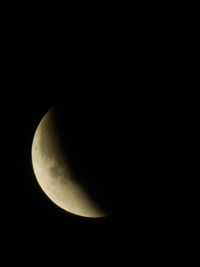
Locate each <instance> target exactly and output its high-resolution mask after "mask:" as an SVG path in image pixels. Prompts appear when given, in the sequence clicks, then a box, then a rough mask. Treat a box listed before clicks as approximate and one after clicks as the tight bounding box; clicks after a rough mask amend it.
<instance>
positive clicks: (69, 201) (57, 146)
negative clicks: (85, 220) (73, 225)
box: [31, 109, 108, 218]
mask: <svg viewBox="0 0 200 267" xmlns="http://www.w3.org/2000/svg"><path fill="white" fill-rule="evenodd" d="M31 154H32V165H33V170H34V174H35V177H36V179H37V182H38V183H39V185H40V187H41V189H42V190H43V192H44V193H45V194H46V195H47V197H48V198H49V199H50V200H51V201H53V202H54V203H55V204H56V205H57V206H59V207H60V208H62V209H64V210H65V211H67V212H70V213H72V214H75V215H79V216H83V217H91V218H98V217H105V216H107V215H108V214H107V213H106V212H105V211H104V210H103V209H102V208H101V207H99V205H98V204H97V203H96V202H95V201H94V200H93V198H92V197H91V196H90V194H89V193H88V192H87V191H86V190H85V188H84V187H83V185H82V184H81V183H80V182H79V181H78V180H77V179H76V177H75V174H74V173H73V169H72V168H71V166H70V164H69V162H67V160H66V157H65V155H64V152H63V149H62V143H61V140H60V138H59V134H58V131H57V128H56V119H55V114H54V109H51V110H49V111H48V112H47V113H46V115H45V116H44V117H43V118H42V120H41V121H40V123H39V125H38V127H37V129H36V132H35V134H34V138H33V142H32V151H31Z"/></svg>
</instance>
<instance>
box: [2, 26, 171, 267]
mask: <svg viewBox="0 0 200 267" xmlns="http://www.w3.org/2000/svg"><path fill="white" fill-rule="evenodd" d="M139 25H140V23H139ZM32 28H33V26H30V25H29V27H27V28H26V30H25V31H22V32H21V31H20V29H21V28H20V27H19V30H18V28H17V29H16V28H15V25H14V24H13V26H12V30H13V31H11V32H7V34H8V35H9V39H5V47H6V48H5V50H4V51H3V54H4V57H5V61H4V63H3V70H2V88H3V90H2V93H1V109H2V111H1V120H2V123H1V125H2V129H1V134H2V135H3V136H2V138H1V146H2V155H3V160H2V177H1V181H2V187H1V195H2V196H3V201H2V216H1V221H2V227H1V232H2V244H3V251H2V254H4V251H5V252H6V253H5V254H6V255H9V256H6V259H7V260H9V259H11V260H12V259H13V258H14V260H15V259H18V258H19V259H23V260H24V261H26V258H28V263H30V262H32V261H36V262H38V260H39V258H40V257H42V258H43V259H44V262H46V261H47V262H51V261H53V260H54V261H55V263H56V264H58V261H59V260H60V259H62V260H63V262H64V263H66V264H67V263H68V262H69V260H72V263H76V261H81V262H86V263H87V262H88V263H89V262H91V263H94V264H93V265H95V262H94V261H93V258H94V259H95V261H97V262H102V263H103V264H105V263H106V262H108V260H109V261H110V263H113V262H114V263H115V264H116V263H117V262H118V260H120V259H121V260H122V262H123V265H125V262H126V260H127V261H129V259H131V260H132V261H133V262H141V261H145V260H147V261H148V260H149V259H150V258H154V257H157V255H158V254H159V255H162V253H166V251H168V249H169V248H168V244H171V243H172V241H169V236H168V237H167V235H168V234H169V233H170V230H169V229H170V224H171V223H172V222H171V221H169V218H168V217H167V213H166V212H163V211H166V206H165V204H164V203H165V202H163V201H161V200H163V194H164V193H165V186H166V185H167V184H168V183H169V180H168V177H169V168H168V167H169V165H170V164H171V159H170V157H169V156H168V155H169V153H170V136H171V135H172V132H171V131H170V130H169V128H168V124H169V121H168V115H169V112H170V109H171V105H172V104H171V102H169V101H168V99H170V100H172V99H173V93H172V91H170V88H171V89H173V88H174V86H175V84H173V82H172V79H170V78H169V77H170V76H171V73H170V72H171V68H170V69H169V68H168V66H169V65H170V62H169V64H167V63H166V64H164V65H165V66H163V64H162V63H163V62H167V59H166V58H167V57H169V50H168V49H166V47H163V46H162V43H163V42H165V40H164V38H163V39H162V36H160V35H159V42H158V39H156V36H157V35H154V33H153V32H152V31H148V24H146V26H145V27H144V28H143V29H142V30H140V27H139V26H138V27H136V29H137V30H136V31H134V32H133V33H132V34H131V31H129V29H128V28H122V29H121V30H120V27H118V28H116V30H115V31H111V32H112V36H111V35H110V34H109V32H108V33H107V35H106V38H105V39H101V38H100V37H99V36H98V35H95V34H94V35H92V37H93V38H92V42H90V41H87V42H86V41H85V40H89V39H88V36H87V35H86V33H84V34H82V35H81V34H80V35H79V33H77V32H76V33H74V34H76V35H78V36H79V38H78V40H75V39H73V38H72V39H70V40H69V39H67V40H65V38H67V36H66V35H65V36H64V35H63V34H61V33H62V32H59V30H58V31H57V30H56V31H54V34H55V35H56V34H57V36H56V38H55V35H54V41H53V40H52V35H51V31H50V30H49V31H47V32H46V31H43V30H42V33H41V32H35V33H34V32H33V31H32ZM96 30H97V29H96V28H95V29H94V31H93V32H96ZM30 32H31V34H30ZM105 34H106V33H105ZM47 35H48V36H47ZM35 36H37V38H36V39H35ZM90 37H91V36H90ZM133 37H134V38H133ZM132 38H133V39H134V41H133V42H131V40H132ZM55 40H56V42H55ZM104 40H106V41H104ZM120 40H121V41H120ZM55 43H56V44H57V45H56V44H55ZM54 44H55V47H54ZM58 44H59V45H58ZM80 44H81V45H80ZM52 51H53V52H52ZM169 61H170V60H169ZM71 96H73V97H75V98H76V97H77V98H79V97H82V99H83V103H84V101H85V102H86V103H87V105H86V106H87V107H88V105H89V106H90V109H91V113H90V112H88V114H91V115H92V116H93V119H94V120H95V118H96V120H97V124H98V120H100V121H101V123H102V127H105V128H107V127H108V128H109V136H110V140H111V147H112V149H113V154H114V157H115V160H116V168H117V170H118V172H119V176H120V179H121V181H122V186H121V196H122V199H121V201H120V203H118V207H117V211H116V213H115V214H113V215H112V216H110V217H108V218H104V219H98V220H97V219H86V218H81V217H77V216H74V215H71V214H68V213H67V212H64V211H63V210H61V209H59V208H58V207H56V206H55V205H54V204H53V203H52V202H50V201H49V200H48V199H47V198H46V197H45V195H44V194H43V193H42V191H41V189H40V188H39V186H38V185H37V183H36V180H35V177H34V174H33V169H32V164H31V145H32V140H33V136H34V133H35V130H36V128H37V126H38V123H39V121H40V120H41V118H42V117H43V116H44V114H45V113H46V112H47V111H48V110H49V108H51V107H52V106H53V105H54V104H55V102H56V101H57V100H58V99H60V98H62V99H65V98H66V101H67V99H69V98H70V97H71ZM72 117H73V112H72ZM169 199H170V195H167V198H166V199H165V201H168V200H169ZM167 240H168V241H169V243H167ZM28 265H29V264H28Z"/></svg>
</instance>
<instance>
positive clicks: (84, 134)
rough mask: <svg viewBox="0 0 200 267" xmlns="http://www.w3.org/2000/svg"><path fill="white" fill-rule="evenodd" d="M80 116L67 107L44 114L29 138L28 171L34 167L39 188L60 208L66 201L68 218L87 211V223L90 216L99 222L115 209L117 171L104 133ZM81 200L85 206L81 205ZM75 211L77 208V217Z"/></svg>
mask: <svg viewBox="0 0 200 267" xmlns="http://www.w3.org/2000/svg"><path fill="white" fill-rule="evenodd" d="M80 111H81V110H80V108H78V105H76V103H74V102H73V101H72V102H71V103H67V104H66V103H64V104H63V103H61V104H59V105H56V106H55V107H54V108H53V109H51V110H50V111H49V112H47V114H46V115H45V116H44V118H43V119H42V121H41V122H40V125H39V126H38V129H37V131H36V134H35V137H34V140H35V141H33V148H32V158H33V166H34V162H35V172H36V177H37V176H40V178H39V179H38V181H39V180H40V182H41V184H40V185H41V187H44V186H47V188H48V190H49V192H50V194H53V196H55V200H56V199H58V200H59V201H60V202H61V203H62V202H63V201H64V203H67V201H68V199H69V201H68V202H70V201H71V202H70V203H72V204H70V205H72V206H73V205H74V209H72V213H76V214H78V212H79V215H83V216H87V209H88V210H89V209H91V212H88V214H89V216H88V217H93V214H95V215H94V217H101V216H104V215H107V214H109V213H110V212H112V211H113V210H114V209H115V207H116V205H117V202H118V199H119V190H118V189H119V184H118V181H119V180H118V170H117V166H116V162H115V161H114V160H113V157H112V151H111V149H110V148H109V142H108V140H107V139H106V130H105V128H102V126H101V125H100V126H98V123H96V121H95V120H94V117H93V116H90V112H85V113H84V109H83V111H82V112H80ZM45 177H46V178H45ZM49 177H51V178H49ZM45 179H46V180H45ZM45 183H46V184H45ZM57 187H59V191H58V190H56V188H57ZM64 188H65V189H64ZM70 188H71V190H70ZM73 192H75V193H73ZM46 193H47V192H46ZM67 194H68V196H67ZM47 195H48V193H47ZM62 195H63V198H64V200H63V199H61V198H62ZM75 195H76V197H75ZM81 197H82V198H83V199H84V200H85V201H81V200H80V198H81ZM73 199H74V200H73ZM86 199H87V200H86ZM54 202H56V201H54ZM84 203H85V204H84ZM56 204H58V203H56ZM58 205H59V204H58ZM70 205H66V206H67V207H70ZM76 205H79V206H80V207H79V208H77V210H78V212H76ZM84 205H85V206H84ZM86 206H87V207H88V208H86ZM62 208H65V207H62ZM69 209H70V208H69ZM66 210H67V208H66ZM69 211H70V210H69ZM73 211H74V212H73ZM81 211H83V214H81ZM98 215H99V216H98Z"/></svg>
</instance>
